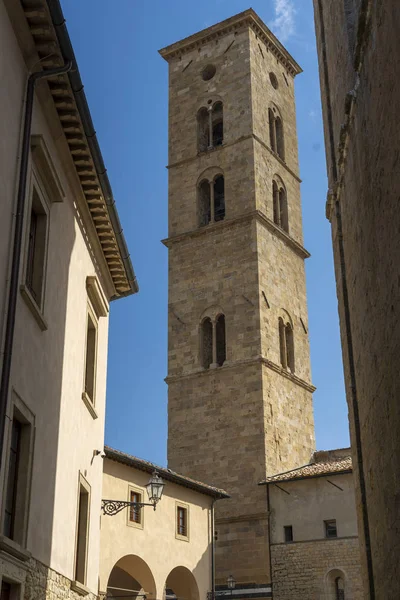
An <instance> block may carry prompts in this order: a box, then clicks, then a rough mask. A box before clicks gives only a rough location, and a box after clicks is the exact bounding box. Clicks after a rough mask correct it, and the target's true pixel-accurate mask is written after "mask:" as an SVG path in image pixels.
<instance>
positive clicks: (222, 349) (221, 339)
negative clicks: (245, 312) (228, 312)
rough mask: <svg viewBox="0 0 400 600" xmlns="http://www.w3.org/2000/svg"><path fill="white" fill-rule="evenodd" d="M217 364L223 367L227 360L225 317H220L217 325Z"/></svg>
mask: <svg viewBox="0 0 400 600" xmlns="http://www.w3.org/2000/svg"><path fill="white" fill-rule="evenodd" d="M216 342H217V364H218V365H219V366H220V367H222V365H223V364H224V362H225V360H226V339H225V316H224V315H219V317H218V319H217V323H216Z"/></svg>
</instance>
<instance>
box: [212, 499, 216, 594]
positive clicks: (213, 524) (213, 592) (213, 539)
mask: <svg viewBox="0 0 400 600" xmlns="http://www.w3.org/2000/svg"><path fill="white" fill-rule="evenodd" d="M216 501H217V499H216V498H213V501H212V504H211V600H215V513H214V504H215V503H216Z"/></svg>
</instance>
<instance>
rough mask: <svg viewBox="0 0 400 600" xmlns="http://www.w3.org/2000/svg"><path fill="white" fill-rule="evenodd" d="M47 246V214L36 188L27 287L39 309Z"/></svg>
mask: <svg viewBox="0 0 400 600" xmlns="http://www.w3.org/2000/svg"><path fill="white" fill-rule="evenodd" d="M46 244H47V214H46V211H45V209H44V208H43V204H42V202H41V200H40V197H39V194H38V192H37V191H36V188H35V187H34V188H33V193H32V205H31V213H30V219H29V238H28V252H27V259H26V276H25V278H26V287H27V288H28V289H29V291H30V293H31V295H32V297H33V299H34V300H35V302H36V304H37V306H38V307H39V308H41V307H42V304H43V289H44V275H45V262H46Z"/></svg>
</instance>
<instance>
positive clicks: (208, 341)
mask: <svg viewBox="0 0 400 600" xmlns="http://www.w3.org/2000/svg"><path fill="white" fill-rule="evenodd" d="M201 338H202V339H201V354H202V364H203V367H204V368H205V369H209V368H210V365H211V363H212V360H213V326H212V323H211V319H209V318H208V317H207V318H206V319H204V321H203V322H202V324H201Z"/></svg>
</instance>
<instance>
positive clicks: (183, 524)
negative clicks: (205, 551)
mask: <svg viewBox="0 0 400 600" xmlns="http://www.w3.org/2000/svg"><path fill="white" fill-rule="evenodd" d="M176 532H177V534H178V535H179V536H182V537H187V536H188V527H187V508H183V506H178V507H177V513H176Z"/></svg>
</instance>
